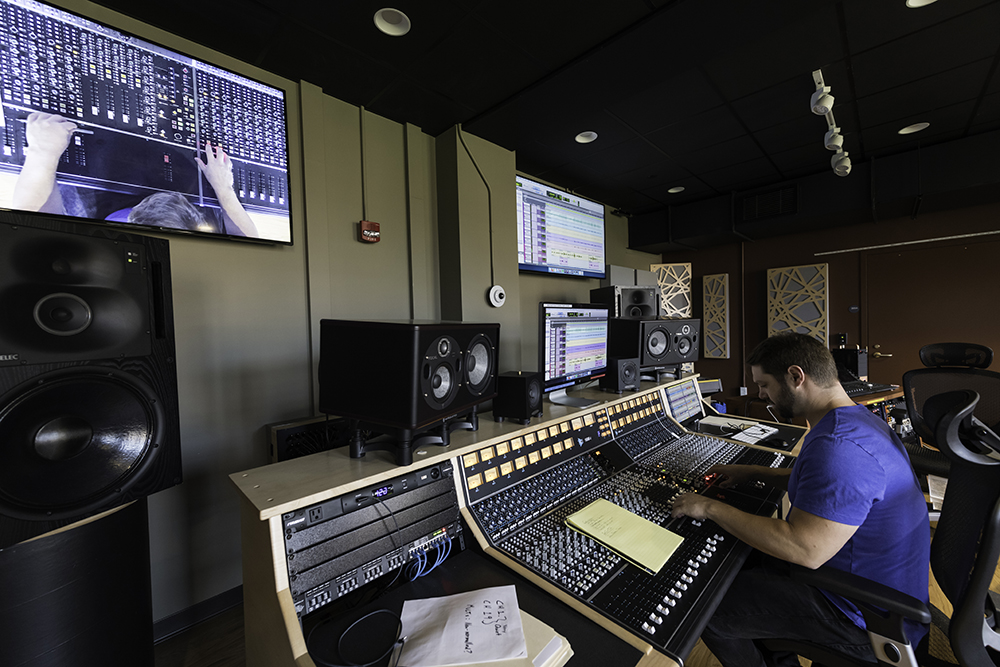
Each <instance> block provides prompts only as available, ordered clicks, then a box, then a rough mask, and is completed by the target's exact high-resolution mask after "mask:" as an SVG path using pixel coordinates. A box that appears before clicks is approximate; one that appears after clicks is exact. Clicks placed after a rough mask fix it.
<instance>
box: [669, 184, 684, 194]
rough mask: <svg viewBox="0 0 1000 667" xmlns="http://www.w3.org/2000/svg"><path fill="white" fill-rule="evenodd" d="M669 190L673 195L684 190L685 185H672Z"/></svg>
mask: <svg viewBox="0 0 1000 667" xmlns="http://www.w3.org/2000/svg"><path fill="white" fill-rule="evenodd" d="M667 192H669V193H670V194H672V195H675V194H677V193H678V192H684V186H683V185H678V186H675V187H672V188H670V189H669V190H667Z"/></svg>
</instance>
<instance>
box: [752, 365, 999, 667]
mask: <svg viewBox="0 0 1000 667" xmlns="http://www.w3.org/2000/svg"><path fill="white" fill-rule="evenodd" d="M993 391H994V392H996V393H1000V375H998V376H997V382H996V383H995V386H994V388H993ZM980 402H981V401H980V395H979V394H978V393H977V392H975V391H970V390H959V391H952V392H946V393H943V394H939V395H937V396H932V397H925V398H924V400H923V402H922V404H921V405H922V416H923V418H924V424H925V425H926V427H927V428H929V429H931V432H933V433H934V438H935V441H936V442H937V443H938V444H939V445H940V446H941V448H942V451H943V452H945V454H946V455H947V456H948V458H949V459H950V460H951V477H950V478H949V480H948V489H947V491H946V493H945V502H944V505H943V507H942V511H941V519H940V521H939V522H938V527H937V530H936V532H935V535H934V540H933V541H932V543H931V570H932V571H933V573H934V577H935V579H937V581H938V583H939V585H940V586H941V590H942V592H943V593H944V594H945V596H946V597H947V598H948V600H949V601H950V602H951V603H952V605H953V607H954V609H955V611H954V614H953V615H952V617H951V621H950V622H949V623H948V628H947V629H946V630H945V629H942V631H943V632H944V633H945V635H946V636H947V637H948V639H949V642H950V644H951V649H952V652H953V653H954V655H955V656H956V657H957V659H958V664H959V665H961V666H962V667H997V666H998V665H1000V632H998V630H1000V628H998V626H997V607H998V606H1000V598H998V597H996V596H994V595H993V594H991V593H990V590H989V586H990V582H991V581H992V578H993V574H994V572H995V571H996V567H997V561H998V559H1000V437H998V436H997V435H996V433H994V432H993V431H992V430H991V429H989V428H987V427H986V426H984V425H983V423H982V422H981V421H980V420H979V419H977V418H975V417H974V416H973V411H974V410H975V409H976V408H977V404H978V403H980ZM792 577H793V578H794V579H795V580H796V581H801V582H803V583H807V584H811V585H813V586H817V587H819V588H822V589H824V590H827V591H830V592H832V593H836V594H838V595H842V596H844V597H846V598H848V599H850V600H851V601H853V602H854V603H855V604H856V605H857V606H858V608H860V609H861V611H862V613H863V614H864V617H865V623H866V624H867V626H868V630H869V638H870V640H871V643H872V649H873V651H874V652H875V656H876V657H877V659H878V661H879V664H880V665H889V666H893V667H898V666H904V665H905V666H907V667H917V666H918V665H925V666H930V665H941V664H950V663H945V662H943V661H941V660H940V659H937V658H935V657H933V656H931V655H929V649H928V646H929V637H930V635H928V638H926V639H925V640H924V641H923V642H921V644H920V646H919V647H918V648H917V650H916V651H914V650H913V647H912V646H911V645H910V644H909V642H908V641H907V640H906V635H905V634H904V631H903V619H904V618H909V619H912V620H915V621H919V622H921V623H929V622H930V621H931V619H932V615H931V611H930V610H929V609H928V608H927V606H926V605H924V604H923V603H922V602H920V601H918V600H916V599H914V598H912V597H910V596H909V595H905V594H903V593H900V592H899V591H896V590H893V589H890V588H887V587H884V586H881V585H879V584H877V583H875V582H872V581H869V580H867V579H865V578H863V577H858V576H856V575H852V574H850V573H846V572H841V571H838V570H834V569H832V568H825V567H821V568H818V569H816V570H809V569H807V568H804V567H799V566H792ZM883 610H886V611H883ZM762 643H763V645H764V646H765V647H766V648H767V649H769V650H772V651H788V652H792V653H795V654H798V655H800V656H802V657H805V658H809V659H811V660H812V661H813V665H814V667H820V666H823V667H861V666H862V665H869V663H862V662H858V661H856V660H853V659H851V658H849V657H847V656H843V655H841V654H838V653H836V652H835V651H833V650H831V649H828V648H826V647H822V646H816V645H814V644H810V643H808V642H801V641H792V640H780V639H774V640H765V641H764V642H762ZM917 656H919V660H918V657H917ZM869 667H870V665H869Z"/></svg>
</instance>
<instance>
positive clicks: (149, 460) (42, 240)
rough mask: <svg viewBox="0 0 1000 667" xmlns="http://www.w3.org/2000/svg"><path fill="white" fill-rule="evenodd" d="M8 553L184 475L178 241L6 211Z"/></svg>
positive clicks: (3, 521) (1, 523) (1, 496)
mask: <svg viewBox="0 0 1000 667" xmlns="http://www.w3.org/2000/svg"><path fill="white" fill-rule="evenodd" d="M0 313H2V314H3V315H2V318H0V547H3V546H6V545H10V544H13V543H16V542H19V541H22V540H24V539H27V538H29V537H34V536H35V535H40V534H42V533H45V532H48V531H49V530H52V529H53V528H56V527H59V526H63V525H66V524H68V523H71V522H73V521H75V520H78V519H80V518H83V517H86V516H89V515H92V514H95V513H96V512H99V511H103V510H106V509H109V508H112V507H115V506H117V505H121V504H123V503H125V502H128V501H131V500H134V499H137V498H142V497H145V496H147V495H149V494H151V493H154V492H156V491H159V490H161V489H164V488H167V487H170V486H173V485H175V484H178V483H180V480H181V453H180V439H179V425H178V414H177V413H178V411H177V374H176V369H175V362H174V331H173V308H172V305H171V290H170V255H169V250H168V243H167V241H164V240H161V239H153V238H149V237H144V236H138V235H135V234H130V233H124V232H120V231H116V230H112V229H109V228H104V227H96V226H90V225H83V224H76V223H70V222H63V221H58V220H36V219H33V218H29V217H27V216H19V215H16V214H12V213H6V212H5V213H2V214H0Z"/></svg>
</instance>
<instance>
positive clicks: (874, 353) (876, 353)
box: [872, 352, 892, 359]
mask: <svg viewBox="0 0 1000 667" xmlns="http://www.w3.org/2000/svg"><path fill="white" fill-rule="evenodd" d="M872 356H873V357H875V358H876V359H877V358H878V357H891V356H892V355H891V354H886V353H884V352H872Z"/></svg>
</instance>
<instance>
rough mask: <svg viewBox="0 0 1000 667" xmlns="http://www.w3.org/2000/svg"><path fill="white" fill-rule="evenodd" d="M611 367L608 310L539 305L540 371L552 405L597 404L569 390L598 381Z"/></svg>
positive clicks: (600, 306)
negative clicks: (578, 385)
mask: <svg viewBox="0 0 1000 667" xmlns="http://www.w3.org/2000/svg"><path fill="white" fill-rule="evenodd" d="M607 365H608V307H607V306H606V305H604V304H593V303H588V304H579V303H546V302H542V303H540V304H538V368H539V370H541V372H542V376H543V379H542V387H543V391H544V392H545V393H547V394H548V399H549V402H551V403H556V404H558V405H569V406H573V407H581V408H582V407H586V406H588V405H594V404H596V403H597V402H598V401H596V400H590V399H585V398H580V397H578V396H568V395H567V394H566V390H567V389H569V388H570V387H572V386H574V385H577V384H581V383H584V382H589V381H591V380H596V379H597V378H599V377H601V376H603V375H604V373H605V370H606V368H607Z"/></svg>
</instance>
